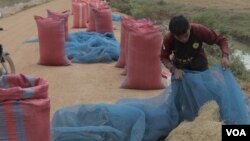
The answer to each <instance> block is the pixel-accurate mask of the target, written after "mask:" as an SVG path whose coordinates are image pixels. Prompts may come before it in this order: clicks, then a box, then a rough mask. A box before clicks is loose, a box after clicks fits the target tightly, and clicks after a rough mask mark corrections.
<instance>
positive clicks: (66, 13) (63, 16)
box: [47, 10, 70, 41]
mask: <svg viewBox="0 0 250 141" xmlns="http://www.w3.org/2000/svg"><path fill="white" fill-rule="evenodd" d="M47 13H48V17H51V18H54V19H57V18H59V19H63V20H64V29H65V30H64V31H65V41H67V40H68V32H69V29H68V19H69V15H70V12H69V10H66V11H63V12H52V11H50V10H47Z"/></svg>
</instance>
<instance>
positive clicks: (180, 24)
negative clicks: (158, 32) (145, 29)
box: [169, 15, 189, 36]
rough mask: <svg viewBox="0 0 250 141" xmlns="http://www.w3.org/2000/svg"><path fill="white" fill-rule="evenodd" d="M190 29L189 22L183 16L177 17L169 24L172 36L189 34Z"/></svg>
mask: <svg viewBox="0 0 250 141" xmlns="http://www.w3.org/2000/svg"><path fill="white" fill-rule="evenodd" d="M188 28H189V22H188V20H187V19H186V18H185V17H184V16H182V15H179V16H175V17H173V18H172V19H171V20H170V22H169V30H170V32H171V33H172V34H174V35H176V36H179V35H182V34H184V33H186V32H187V30H188Z"/></svg>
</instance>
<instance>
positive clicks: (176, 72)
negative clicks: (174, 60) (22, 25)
mask: <svg viewBox="0 0 250 141" xmlns="http://www.w3.org/2000/svg"><path fill="white" fill-rule="evenodd" d="M183 75H184V72H183V70H181V69H177V68H175V69H174V77H175V79H177V80H181V79H182V78H183Z"/></svg>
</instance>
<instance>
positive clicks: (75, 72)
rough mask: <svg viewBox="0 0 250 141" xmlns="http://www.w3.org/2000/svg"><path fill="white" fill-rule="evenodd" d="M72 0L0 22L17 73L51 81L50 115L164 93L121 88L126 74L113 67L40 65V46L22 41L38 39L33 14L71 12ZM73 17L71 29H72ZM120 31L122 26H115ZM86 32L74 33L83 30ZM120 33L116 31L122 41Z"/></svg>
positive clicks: (2, 39) (57, 1)
mask: <svg viewBox="0 0 250 141" xmlns="http://www.w3.org/2000/svg"><path fill="white" fill-rule="evenodd" d="M70 2H71V1H70V0H53V1H52V2H49V3H46V4H43V5H40V6H36V7H33V8H31V9H28V10H25V11H22V12H20V13H18V14H15V15H13V16H10V17H7V18H4V19H1V20H0V26H1V27H3V28H5V29H6V30H7V31H5V32H0V43H2V44H3V45H4V48H5V50H7V51H8V52H10V54H11V57H12V58H13V60H14V62H15V64H16V69H17V72H19V73H23V74H26V75H31V76H35V77H42V78H45V79H46V80H48V82H49V97H50V98H51V116H53V113H54V112H55V111H56V110H57V109H58V108H61V107H64V106H72V105H74V104H83V103H85V104H86V103H112V102H115V101H117V100H118V99H120V98H122V97H153V96H155V95H158V94H160V93H161V92H162V91H163V90H154V91H140V90H126V89H120V85H121V83H122V81H123V79H124V76H122V75H120V73H121V72H122V71H123V70H122V69H118V68H115V67H114V63H111V64H103V63H100V64H89V65H86V64H72V65H71V66H66V67H49V66H41V65H37V62H38V58H39V52H38V51H39V50H38V49H39V45H38V43H33V44H24V43H23V42H24V41H26V40H29V39H31V38H34V37H37V27H36V23H35V20H34V19H33V16H34V15H40V16H46V10H47V9H50V10H52V11H58V12H60V11H64V10H66V9H70V7H71V3H70ZM72 21H73V19H72V16H70V19H69V27H72ZM115 26H116V28H118V29H119V24H115ZM81 30H83V29H78V30H72V29H70V32H74V31H81ZM119 34H120V31H118V30H116V37H117V39H119V38H120V37H119Z"/></svg>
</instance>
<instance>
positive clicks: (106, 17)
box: [88, 1, 113, 33]
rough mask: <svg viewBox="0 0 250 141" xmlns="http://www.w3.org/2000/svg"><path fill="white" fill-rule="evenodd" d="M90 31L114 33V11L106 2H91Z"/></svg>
mask: <svg viewBox="0 0 250 141" xmlns="http://www.w3.org/2000/svg"><path fill="white" fill-rule="evenodd" d="M88 31H95V32H98V33H106V32H113V24H112V11H111V8H110V7H109V6H108V5H107V3H106V2H105V1H91V2H90V3H89V26H88Z"/></svg>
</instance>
